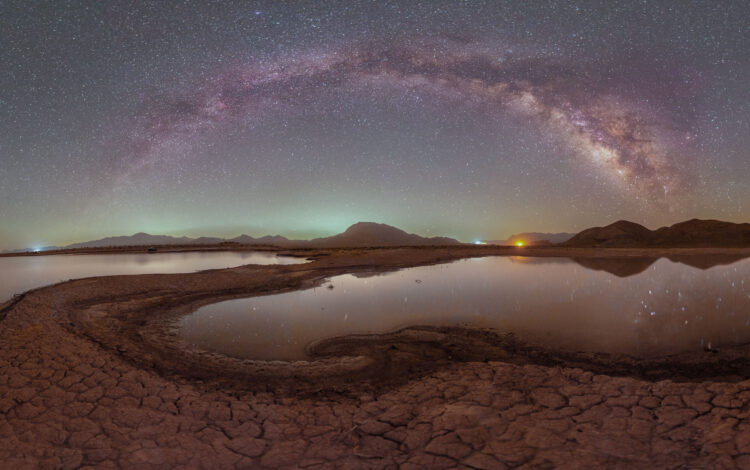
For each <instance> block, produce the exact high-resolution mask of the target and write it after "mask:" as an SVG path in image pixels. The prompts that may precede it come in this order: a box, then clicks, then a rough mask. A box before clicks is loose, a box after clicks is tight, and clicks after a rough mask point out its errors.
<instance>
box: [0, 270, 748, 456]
mask: <svg viewBox="0 0 750 470" xmlns="http://www.w3.org/2000/svg"><path fill="white" fill-rule="evenodd" d="M279 269H282V268H279ZM283 269H292V270H293V269H301V268H293V267H292V268H283ZM195 276H198V275H195ZM154 279H157V278H150V279H149V280H148V284H154V283H155V282H156V283H157V284H158V282H157V281H155V280H154ZM159 279H165V281H164V282H167V280H169V282H172V281H171V280H170V279H173V278H169V277H163V278H159ZM159 282H161V281H159ZM186 282H187V281H186ZM63 286H64V285H63ZM73 287H75V286H73ZM139 288H143V286H140V287H139V286H137V285H136V286H131V289H136V290H137V289H139ZM185 288H186V289H187V288H188V287H185ZM71 289H72V288H71ZM65 292H66V291H65V290H64V289H62V290H61V289H60V286H58V287H52V288H45V289H40V290H37V291H34V292H31V293H29V294H27V296H26V297H25V298H24V299H22V300H21V301H20V302H17V303H15V304H12V305H10V306H6V307H5V310H4V313H3V314H2V315H1V316H4V319H3V320H2V322H0V462H2V467H3V468H12V469H15V470H21V469H25V468H50V469H57V468H63V469H73V468H100V469H107V468H113V469H114V468H134V469H147V468H194V469H200V468H206V469H214V468H305V469H322V468H346V469H355V468H394V469H395V468H403V469H411V468H415V469H416V468H477V469H502V468H593V467H606V468H750V420H748V418H750V380H745V381H740V380H732V381H722V380H718V379H714V380H692V381H691V380H685V381H679V382H678V381H672V380H659V381H651V380H645V379H642V378H636V377H627V376H622V377H614V376H609V375H601V374H595V373H593V372H591V371H587V370H584V369H582V368H571V367H563V366H545V365H537V364H525V365H519V364H513V363H510V362H502V361H488V362H455V361H454V362H450V363H447V364H446V365H445V366H443V367H439V368H436V369H434V370H430V371H428V372H426V373H424V374H422V375H420V376H418V377H414V378H410V379H409V380H406V381H402V382H400V383H398V384H394V385H393V386H390V387H379V388H371V389H367V388H363V389H362V390H359V391H357V393H336V392H329V393H323V392H321V393H316V394H299V395H295V394H280V393H274V392H272V391H269V392H264V391H258V390H251V389H250V388H248V389H247V390H243V389H242V388H241V387H231V388H229V389H227V390H222V389H221V388H220V387H216V386H213V385H212V384H211V383H210V381H202V380H196V379H194V378H187V377H182V376H179V375H171V374H168V373H165V372H164V371H158V370H157V369H155V368H148V367H144V366H143V364H140V363H137V362H134V361H133V360H132V359H131V358H129V357H128V356H127V355H124V354H120V353H118V352H117V351H114V350H112V349H110V348H108V347H107V346H106V344H100V343H97V342H96V341H92V340H91V339H90V338H88V337H87V336H85V335H83V334H80V333H77V332H76V329H75V328H71V325H70V319H69V318H68V317H67V316H64V315H62V314H61V313H60V312H61V311H64V309H56V308H54V307H52V306H51V305H53V304H55V303H56V302H58V303H59V302H66V301H67V300H66V299H67V297H66V295H67V294H66V293H65Z"/></svg>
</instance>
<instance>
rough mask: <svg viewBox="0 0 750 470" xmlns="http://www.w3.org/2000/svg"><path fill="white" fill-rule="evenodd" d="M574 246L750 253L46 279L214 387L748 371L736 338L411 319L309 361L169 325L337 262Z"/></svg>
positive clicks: (126, 346)
mask: <svg viewBox="0 0 750 470" xmlns="http://www.w3.org/2000/svg"><path fill="white" fill-rule="evenodd" d="M561 250H562V251H561ZM571 251H572V252H574V253H575V258H577V259H588V258H592V259H593V260H600V261H601V260H609V261H610V262H614V263H618V262H625V263H628V262H629V261H628V260H631V259H646V260H651V259H657V258H658V257H659V256H665V257H669V258H671V259H683V260H684V259H688V262H690V261H689V259H690V257H696V259H710V258H713V259H715V260H716V263H717V264H719V263H723V262H725V261H726V259H727V258H730V259H734V258H737V257H742V256H743V255H748V254H750V250H696V249H690V250H686V249H679V250H668V251H666V252H665V251H664V250H661V251H658V252H657V251H655V250H646V251H644V250H640V249H638V250H633V249H614V250H606V255H607V256H606V257H602V256H601V255H602V250H591V249H556V248H549V247H544V248H536V249H534V248H526V249H517V248H513V247H510V248H507V247H505V248H499V249H498V248H497V247H491V248H484V249H482V248H480V249H476V248H474V247H461V248H456V247H445V248H439V249H434V248H433V249H425V248H395V249H352V250H315V251H309V250H304V251H302V252H299V251H298V252H290V251H289V250H285V251H280V252H279V254H297V255H300V256H307V257H309V258H310V259H311V260H312V261H311V262H310V263H306V264H303V265H287V266H280V265H271V266H254V265H249V266H243V267H238V268H230V269H219V270H210V271H203V272H199V273H192V274H175V275H144V276H112V277H100V278H90V279H85V280H82V281H72V282H68V283H62V284H59V285H57V286H55V287H53V288H52V289H55V290H57V291H58V292H59V291H63V292H71V293H75V294H76V296H78V295H81V297H82V298H80V299H77V300H75V301H73V302H70V303H67V304H65V305H61V306H59V307H58V315H60V316H61V317H63V318H65V319H66V320H67V324H65V328H66V329H67V330H68V331H70V332H72V333H74V334H77V335H81V336H83V337H85V338H87V340H89V341H91V342H94V343H96V344H98V345H100V346H101V347H102V348H104V349H105V350H108V351H110V352H112V353H113V354H118V355H119V356H121V357H122V358H124V359H125V360H127V361H129V362H130V363H132V364H134V365H136V366H137V367H139V368H143V369H152V370H154V371H156V372H158V373H159V374H161V375H165V376H180V377H183V378H188V379H190V380H200V381H203V382H205V383H209V382H210V383H213V384H214V385H215V387H216V388H217V389H219V388H225V389H226V388H231V389H238V390H255V391H274V392H283V393H310V392H312V393H326V392H329V391H330V392H338V393H350V394H357V393H360V392H361V391H362V390H365V389H373V388H375V389H378V390H383V389H386V388H388V387H393V386H396V385H398V384H401V383H404V382H408V381H411V380H415V379H418V378H419V377H420V376H421V375H424V374H427V373H430V372H433V371H435V370H438V369H439V368H442V367H446V366H448V365H449V364H450V363H452V362H468V361H496V360H504V361H507V362H513V363H515V364H519V365H525V364H540V365H545V366H557V367H568V366H572V367H579V368H583V369H587V370H591V371H593V372H596V373H607V374H610V375H616V376H633V377H638V378H641V379H645V380H661V379H666V378H672V379H674V380H688V381H689V380H708V379H712V378H716V379H717V380H731V381H738V380H742V379H743V378H746V377H750V353H749V351H750V347H744V346H740V347H734V348H727V349H724V350H722V351H719V352H694V353H685V354H680V355H676V356H669V357H663V358H653V359H647V360H644V359H638V358H633V357H629V356H623V355H610V354H601V353H597V354H594V353H577V352H563V351H555V350H550V349H548V348H545V346H544V345H534V344H525V343H523V342H521V341H520V340H518V339H517V338H515V337H514V336H513V335H512V333H511V332H494V331H487V330H472V329H465V328H429V327H421V326H419V325H414V327H412V328H406V329H404V330H402V331H400V332H394V333H390V334H385V335H370V336H357V337H342V338H330V339H327V340H324V341H321V342H319V344H317V345H314V346H313V347H311V348H308V352H309V355H310V358H311V359H310V361H297V362H281V361H251V360H242V359H236V358H232V357H226V356H223V355H221V354H216V353H211V352H208V351H200V350H192V349H190V348H188V347H187V346H186V345H185V344H183V342H182V340H181V339H180V338H179V337H178V336H176V335H175V333H174V331H173V328H172V325H173V323H174V321H175V320H176V319H178V318H179V317H181V316H183V315H186V314H188V313H191V312H193V311H195V310H196V309H198V308H199V307H201V306H203V305H206V304H209V303H215V302H218V301H223V300H229V299H236V298H242V297H249V296H254V295H266V294H278V293H282V292H289V291H293V290H298V289H305V288H310V287H314V286H319V285H321V284H322V283H323V282H324V281H325V280H326V279H327V278H329V277H332V276H336V275H340V274H346V273H358V272H359V273H382V272H387V271H394V270H398V269H402V268H406V267H414V266H425V265H432V264H439V263H445V262H449V261H452V260H456V259H461V258H465V257H472V256H488V255H495V254H498V253H505V254H506V255H507V254H509V253H510V254H513V255H515V254H516V253H518V252H521V253H523V254H524V255H526V256H528V255H534V256H543V257H548V256H559V255H560V254H562V253H567V254H569V255H570V252H571ZM644 254H648V255H649V256H648V258H646V257H644ZM720 255H721V256H720ZM618 260H619V261H618ZM144 285H145V286H147V287H146V288H144V287H143V286H144ZM194 286H195V287H194ZM459 345H460V346H459Z"/></svg>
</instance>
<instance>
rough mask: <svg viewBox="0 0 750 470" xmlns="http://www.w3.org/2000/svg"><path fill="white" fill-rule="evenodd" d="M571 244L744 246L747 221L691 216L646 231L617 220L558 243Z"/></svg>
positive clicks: (748, 241) (749, 230) (749, 238)
mask: <svg viewBox="0 0 750 470" xmlns="http://www.w3.org/2000/svg"><path fill="white" fill-rule="evenodd" d="M561 245H562V246H571V247H601V248H641V247H644V248H645V247H667V248H669V247H744V246H750V224H734V223H731V222H722V221H719V220H700V219H692V220H688V221H686V222H680V223H678V224H674V225H672V226H670V227H662V228H660V229H657V230H649V229H647V228H646V227H644V226H643V225H640V224H636V223H634V222H629V221H627V220H620V221H617V222H615V223H613V224H610V225H607V226H606V227H594V228H590V229H587V230H584V231H582V232H581V233H579V234H578V235H576V236H574V237H573V238H571V239H570V240H568V241H566V242H564V243H562V244H561Z"/></svg>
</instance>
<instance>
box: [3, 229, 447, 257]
mask: <svg viewBox="0 0 750 470" xmlns="http://www.w3.org/2000/svg"><path fill="white" fill-rule="evenodd" d="M227 242H229V243H239V244H243V245H274V246H278V247H282V248H346V247H352V248H356V247H367V246H425V245H459V244H461V242H459V241H458V240H455V239H453V238H447V237H430V238H426V237H421V236H419V235H415V234H413V233H407V232H405V231H403V230H401V229H398V228H396V227H392V226H390V225H386V224H378V223H374V222H359V223H356V224H354V225H352V226H351V227H349V228H348V229H346V231H344V232H343V233H339V234H338V235H333V236H331V237H323V238H315V239H313V240H290V239H288V238H286V237H283V236H281V235H266V236H264V237H260V238H254V237H251V236H249V235H244V234H243V235H240V236H239V237H235V238H217V237H200V238H190V237H172V236H169V235H150V234H148V233H143V232H140V233H136V234H134V235H126V236H119V237H107V238H101V239H99V240H91V241H88V242H82V243H73V244H71V245H67V246H48V247H44V248H42V249H40V251H50V250H69V249H76V248H100V247H122V246H152V245H154V246H158V245H216V244H220V243H227ZM26 251H29V250H28V249H22V250H10V251H4V253H19V252H26Z"/></svg>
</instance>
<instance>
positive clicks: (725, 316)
mask: <svg viewBox="0 0 750 470" xmlns="http://www.w3.org/2000/svg"><path fill="white" fill-rule="evenodd" d="M579 263H580V260H579V262H576V261H574V260H571V259H567V258H525V257H487V258H475V259H467V260H460V261H456V262H452V263H447V264H441V265H436V266H425V267H416V268H408V269H403V270H400V271H396V272H390V273H385V274H379V275H362V274H359V275H351V274H347V275H341V276H335V277H333V278H331V279H330V280H329V281H328V282H326V284H325V285H324V286H322V287H317V288H314V289H308V290H303V291H297V292H290V293H284V294H277V295H268V296H260V297H252V298H247V299H239V300H230V301H225V302H220V303H217V304H213V305H207V306H205V307H202V308H200V309H198V310H197V311H196V312H194V313H193V314H191V315H188V316H186V317H183V318H182V319H181V320H180V321H179V322H178V325H177V326H178V332H179V334H180V335H182V337H183V338H184V339H185V341H186V342H187V343H188V344H189V345H190V346H191V347H194V348H198V349H204V350H210V351H216V352H220V353H223V354H227V355H231V356H235V357H242V358H251V359H262V360H297V359H305V358H306V357H307V356H306V354H305V346H306V345H308V344H310V343H311V342H313V341H315V340H319V339H324V338H330V337H335V336H342V335H348V334H368V333H385V332H389V331H394V330H397V329H399V328H402V327H407V326H412V325H436V326H440V325H449V326H460V325H463V326H470V327H479V328H494V329H497V330H499V331H502V332H509V331H510V332H514V333H516V334H517V335H518V337H519V338H521V339H522V340H525V341H529V342H533V343H536V344H544V345H546V346H549V347H552V348H557V349H562V350H570V351H591V352H608V353H624V354H629V355H633V356H639V357H652V356H662V355H668V354H675V353H680V352H686V351H693V350H701V349H704V348H706V347H709V343H710V347H711V348H720V347H725V346H730V345H736V344H742V343H746V342H748V341H750V260H748V259H746V260H742V261H737V262H734V263H732V264H729V265H723V266H714V267H711V268H708V269H699V268H697V267H692V266H688V265H686V264H682V263H675V262H672V261H670V260H668V259H660V260H658V261H654V260H650V261H647V262H645V263H641V264H638V263H639V262H635V264H634V260H626V261H623V263H624V265H623V266H624V268H625V269H623V266H614V267H612V266H611V263H610V264H608V263H609V261H606V262H605V260H602V263H598V262H594V261H592V260H587V261H586V266H588V267H585V266H584V265H583V264H579ZM628 263H630V264H628ZM636 264H637V265H638V266H637V268H638V269H633V266H634V265H636ZM602 266H605V268H606V269H604V270H603V269H602ZM623 272H625V273H626V274H623ZM329 287H332V288H329Z"/></svg>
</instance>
